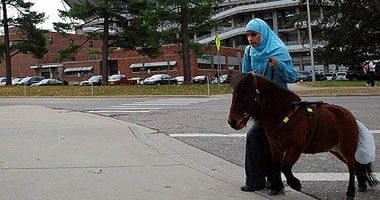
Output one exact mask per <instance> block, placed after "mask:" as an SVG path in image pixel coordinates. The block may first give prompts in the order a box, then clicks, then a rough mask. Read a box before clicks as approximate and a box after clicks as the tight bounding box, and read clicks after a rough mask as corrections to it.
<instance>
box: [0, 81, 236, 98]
mask: <svg viewBox="0 0 380 200" xmlns="http://www.w3.org/2000/svg"><path fill="white" fill-rule="evenodd" d="M227 93H231V89H230V86H229V85H228V84H223V85H210V87H208V86H207V85H203V84H202V85H196V84H194V85H160V86H156V85H152V86H150V85H126V86H93V87H91V86H40V87H31V86H4V87H0V97H46V96H47V97H92V96H96V97H99V96H105V97H128V96H150V95H151V96H153V95H218V94H227Z"/></svg>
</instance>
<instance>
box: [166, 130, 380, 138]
mask: <svg viewBox="0 0 380 200" xmlns="http://www.w3.org/2000/svg"><path fill="white" fill-rule="evenodd" d="M370 132H371V133H372V134H379V133H380V130H370ZM169 136H170V137H174V138H176V137H245V136H246V134H245V133H237V134H220V133H183V134H181V133H178V134H177V133H175V134H169Z"/></svg>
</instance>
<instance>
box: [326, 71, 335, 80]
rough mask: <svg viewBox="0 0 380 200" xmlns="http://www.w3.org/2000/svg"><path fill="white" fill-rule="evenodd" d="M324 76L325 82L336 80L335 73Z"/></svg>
mask: <svg viewBox="0 0 380 200" xmlns="http://www.w3.org/2000/svg"><path fill="white" fill-rule="evenodd" d="M325 76H326V80H328V81H331V80H335V78H336V74H335V73H326V74H325Z"/></svg>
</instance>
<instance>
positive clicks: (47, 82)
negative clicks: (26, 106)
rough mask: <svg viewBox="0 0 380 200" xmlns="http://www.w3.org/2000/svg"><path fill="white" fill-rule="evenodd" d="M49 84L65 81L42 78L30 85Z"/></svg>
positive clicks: (61, 83) (59, 83)
mask: <svg viewBox="0 0 380 200" xmlns="http://www.w3.org/2000/svg"><path fill="white" fill-rule="evenodd" d="M48 85H63V81H60V80H58V79H54V78H46V79H42V80H41V81H40V82H38V83H33V84H32V85H30V86H48Z"/></svg>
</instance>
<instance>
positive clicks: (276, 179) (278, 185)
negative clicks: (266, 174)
mask: <svg viewBox="0 0 380 200" xmlns="http://www.w3.org/2000/svg"><path fill="white" fill-rule="evenodd" d="M281 165H282V160H281V159H275V158H273V159H272V178H271V179H272V186H271V188H270V192H269V195H277V194H280V193H283V189H284V184H283V183H282V180H281Z"/></svg>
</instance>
